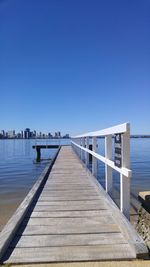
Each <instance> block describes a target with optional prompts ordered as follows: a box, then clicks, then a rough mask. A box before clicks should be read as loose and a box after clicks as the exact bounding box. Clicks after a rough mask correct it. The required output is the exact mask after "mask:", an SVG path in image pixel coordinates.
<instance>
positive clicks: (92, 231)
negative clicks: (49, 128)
mask: <svg viewBox="0 0 150 267" xmlns="http://www.w3.org/2000/svg"><path fill="white" fill-rule="evenodd" d="M146 253H147V249H146V247H145V245H144V243H143V241H142V240H141V238H140V237H139V236H138V235H137V234H136V232H135V230H134V229H133V228H132V226H130V223H129V222H128V221H127V220H126V218H125V217H124V216H123V215H122V214H121V212H120V211H119V209H118V208H117V207H116V205H115V204H114V203H113V201H112V200H111V199H110V197H109V196H108V195H107V194H106V193H105V192H104V190H103V189H102V188H101V186H100V185H99V184H98V182H97V181H96V179H95V178H94V177H93V176H92V175H91V174H90V172H88V170H86V169H85V168H84V166H83V165H82V164H81V162H80V160H79V159H78V158H77V156H76V154H75V153H74V151H73V150H72V148H71V147H69V146H68V147H66V146H65V147H61V149H60V152H59V154H58V156H57V159H56V161H55V163H54V165H53V167H52V170H51V172H50V174H49V177H48V179H47V181H46V183H45V185H44V186H43V188H42V189H41V192H39V194H38V195H37V196H36V198H34V199H33V203H32V204H31V205H30V208H29V210H28V212H27V213H26V215H25V217H24V218H23V221H22V223H21V224H20V226H19V228H18V229H16V233H15V235H14V238H13V240H12V242H11V243H10V245H9V247H8V249H7V250H6V253H5V254H4V256H3V262H5V263H33V262H35V263H36V262H68V261H89V260H92V261H96V260H117V259H121V260H123V259H135V258H136V257H137V256H145V255H146Z"/></svg>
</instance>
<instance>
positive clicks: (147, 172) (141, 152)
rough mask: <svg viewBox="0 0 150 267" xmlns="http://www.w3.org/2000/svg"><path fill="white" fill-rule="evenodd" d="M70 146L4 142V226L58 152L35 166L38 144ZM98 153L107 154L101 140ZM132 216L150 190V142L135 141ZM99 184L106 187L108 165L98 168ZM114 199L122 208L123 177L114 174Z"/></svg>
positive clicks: (0, 189) (0, 214)
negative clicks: (35, 146) (140, 198)
mask: <svg viewBox="0 0 150 267" xmlns="http://www.w3.org/2000/svg"><path fill="white" fill-rule="evenodd" d="M38 142H39V143H40V144H41V143H42V142H43V144H46V143H47V144H48V143H49V144H50V143H51V144H58V142H61V143H62V144H69V143H70V140H64V139H63V140H61V141H58V140H47V141H46V140H43V141H42V140H36V141H35V140H0V225H1V224H5V222H6V221H7V220H8V218H9V217H10V215H11V214H12V212H13V211H14V210H15V209H16V207H17V206H18V205H19V203H20V202H21V201H22V200H23V198H24V197H25V195H26V194H27V192H28V191H29V189H30V188H31V187H32V185H33V184H34V182H35V181H36V179H37V178H38V176H39V175H40V173H41V172H42V170H43V169H44V167H45V166H46V164H47V162H48V159H49V158H51V157H53V155H54V153H55V152H56V150H51V149H43V150H42V159H43V160H42V161H41V162H40V163H36V162H35V157H36V151H35V150H34V149H32V145H35V143H36V144H37V143H38ZM98 151H99V152H100V153H101V154H102V155H103V154H104V140H103V139H99V140H98ZM131 169H132V171H133V175H132V179H131V213H132V215H134V214H136V212H137V209H138V201H137V196H138V192H139V191H146V190H150V139H131ZM98 180H99V181H100V183H101V184H102V185H103V186H104V187H105V180H104V165H103V164H102V163H99V165H98ZM113 181H114V192H113V197H114V200H115V201H116V203H117V204H118V205H119V191H120V190H119V186H120V179H119V175H117V174H116V172H114V174H113Z"/></svg>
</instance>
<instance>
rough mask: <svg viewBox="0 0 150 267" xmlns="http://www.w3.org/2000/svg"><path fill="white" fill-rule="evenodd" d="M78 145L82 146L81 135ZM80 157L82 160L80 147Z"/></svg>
mask: <svg viewBox="0 0 150 267" xmlns="http://www.w3.org/2000/svg"><path fill="white" fill-rule="evenodd" d="M79 140H80V144H79V145H80V146H82V137H80V139H79ZM80 159H81V160H82V149H81V148H80Z"/></svg>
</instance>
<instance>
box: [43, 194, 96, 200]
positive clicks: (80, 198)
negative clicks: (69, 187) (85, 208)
mask: <svg viewBox="0 0 150 267" xmlns="http://www.w3.org/2000/svg"><path fill="white" fill-rule="evenodd" d="M98 199H100V197H99V196H88V195H81V194H80V195H75V196H72V195H69V196H68V195H66V196H53V197H51V196H50V195H48V196H44V195H41V196H40V197H39V201H61V200H65V201H71V200H76V201H80V200H98Z"/></svg>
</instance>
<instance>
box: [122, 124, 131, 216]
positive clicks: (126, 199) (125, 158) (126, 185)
mask: <svg viewBox="0 0 150 267" xmlns="http://www.w3.org/2000/svg"><path fill="white" fill-rule="evenodd" d="M121 142H122V167H126V168H130V128H129V125H128V131H127V132H126V133H124V134H122V140H121ZM120 209H121V212H123V214H124V215H125V216H126V217H127V218H128V219H130V178H128V177H126V176H125V175H123V174H121V175H120Z"/></svg>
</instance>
